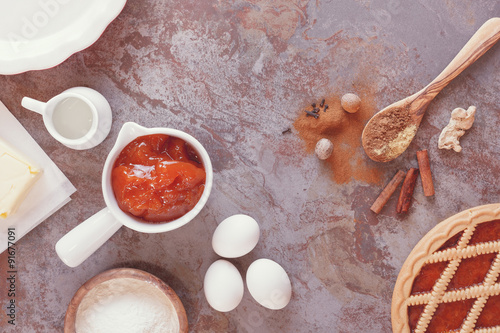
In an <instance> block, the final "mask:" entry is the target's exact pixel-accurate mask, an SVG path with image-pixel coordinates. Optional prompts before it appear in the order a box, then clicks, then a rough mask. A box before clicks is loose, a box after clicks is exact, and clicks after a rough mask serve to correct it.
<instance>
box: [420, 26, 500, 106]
mask: <svg viewBox="0 0 500 333" xmlns="http://www.w3.org/2000/svg"><path fill="white" fill-rule="evenodd" d="M499 39H500V18H499V17H494V18H491V19H489V20H488V21H486V22H485V23H484V24H483V25H482V26H481V27H480V28H479V30H477V31H476V33H475V34H474V35H473V36H472V37H471V38H470V39H469V41H468V42H467V44H465V46H464V47H463V48H462V49H461V50H460V52H458V54H457V55H456V56H455V58H454V59H453V60H452V61H451V62H450V63H449V64H448V66H446V68H445V69H444V70H443V71H442V72H441V74H439V75H438V76H437V77H436V78H435V79H434V80H433V81H432V82H431V83H429V85H427V87H425V88H424V89H423V93H424V94H425V95H427V96H428V97H430V99H432V98H434V97H435V96H436V95H437V94H438V93H439V92H440V91H441V90H442V89H443V88H444V87H446V85H447V84H448V83H450V81H451V80H453V79H454V78H456V77H457V75H458V74H460V73H462V71H463V70H464V69H466V68H467V67H468V66H469V65H471V64H472V63H473V62H474V61H476V60H477V59H479V57H481V56H482V55H483V54H484V53H485V52H486V51H488V50H489V49H490V48H491V47H492V46H493V45H495V43H496V42H497V41H498V40H499Z"/></svg>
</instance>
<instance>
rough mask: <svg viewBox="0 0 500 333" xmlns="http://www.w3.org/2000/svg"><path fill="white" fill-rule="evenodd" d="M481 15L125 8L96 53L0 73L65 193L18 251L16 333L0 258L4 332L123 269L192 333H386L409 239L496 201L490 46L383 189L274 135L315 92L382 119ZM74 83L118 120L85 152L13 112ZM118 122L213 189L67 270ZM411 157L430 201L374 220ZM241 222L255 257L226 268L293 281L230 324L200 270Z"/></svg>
mask: <svg viewBox="0 0 500 333" xmlns="http://www.w3.org/2000/svg"><path fill="white" fill-rule="evenodd" d="M492 16H500V3H498V1H496V0H478V1H468V2H464V3H461V4H460V5H459V4H456V3H455V2H454V1H448V0H447V1H431V0H419V1H409V0H404V1H403V0H391V1H376V0H356V1H345V0H342V1H326V0H318V1H307V0H294V1H285V0H279V1H271V0H247V1H245V0H232V1H229V0H220V1H208V0H207V1H198V0H187V1H172V0H170V1H160V0H145V1H133V0H131V1H129V2H128V3H127V5H126V6H125V9H124V10H123V12H122V13H121V14H120V16H119V17H118V18H117V19H116V20H115V21H114V22H113V23H112V24H111V25H110V26H109V27H108V28H107V30H106V31H105V32H104V34H103V35H102V37H101V38H100V39H99V40H98V41H97V42H96V43H95V44H94V45H92V46H91V47H89V48H88V49H86V50H84V51H82V52H79V53H77V54H75V55H73V56H71V57H70V58H69V59H68V60H67V61H65V62H64V63H62V64H61V65H59V66H56V67H54V68H51V69H48V70H43V71H35V72H28V73H24V74H19V75H13V76H0V87H1V89H0V100H2V101H3V103H4V104H5V105H6V106H7V107H8V108H9V109H10V110H11V112H12V113H13V114H14V115H15V116H16V117H17V119H19V121H20V122H21V123H22V124H23V125H24V126H25V127H26V129H27V130H28V132H29V133H30V134H31V135H32V136H33V137H34V138H35V140H36V141H37V142H38V143H39V144H40V146H41V147H42V148H43V149H44V150H45V151H46V152H47V154H48V155H49V156H50V157H51V158H52V159H53V160H54V162H55V163H56V164H57V165H58V166H59V167H60V168H61V169H62V171H63V172H64V173H65V174H66V175H67V177H68V178H69V179H70V180H71V181H72V183H73V184H74V185H75V186H76V188H77V192H76V193H75V194H74V195H73V196H72V201H71V202H70V203H69V204H67V205H66V206H65V207H63V208H62V209H61V210H60V211H58V212H57V213H55V214H54V215H53V216H51V217H50V218H49V219H47V220H46V221H45V222H44V223H42V224H41V225H40V226H38V227H37V228H35V229H34V230H33V231H31V232H30V233H29V234H28V235H26V236H25V237H24V238H22V239H21V240H20V241H19V242H18V244H17V261H18V278H19V279H18V281H17V291H18V293H17V295H16V302H17V303H18V313H17V321H16V322H17V325H16V326H15V327H14V328H13V327H11V326H10V325H8V324H7V323H6V317H5V306H6V288H7V287H6V285H5V277H4V275H5V271H4V269H5V267H6V266H5V262H6V260H7V259H6V255H5V253H4V254H3V255H0V267H2V271H1V273H0V275H1V277H2V279H1V281H0V300H1V308H2V310H1V311H0V327H1V331H2V332H60V331H62V329H63V322H64V314H65V310H66V307H67V305H68V303H69V301H70V299H71V298H72V296H73V294H74V293H75V292H76V290H77V289H78V288H79V287H80V286H81V285H82V284H83V283H84V282H85V281H86V280H88V279H89V278H91V277H92V276H94V275H96V274H97V273H99V272H102V271H104V270H107V269H110V268H115V267H133V268H139V269H143V270H146V271H148V272H151V273H153V274H156V275H157V276H158V277H160V278H162V279H163V280H164V281H165V282H167V283H168V284H169V285H170V286H172V287H173V288H174V289H175V290H176V291H177V293H178V295H179V296H180V298H181V299H182V301H183V303H184V305H185V307H186V310H187V314H188V319H189V323H190V328H191V331H192V332H249V333H250V332H390V331H391V324H390V302H391V294H392V288H393V286H394V283H395V281H396V278H397V274H398V272H399V269H400V267H401V266H402V264H403V262H404V260H405V258H406V256H407V255H408V253H409V252H410V251H411V249H412V248H413V246H414V245H415V244H416V243H417V242H418V240H419V239H420V238H421V237H422V236H423V235H424V234H425V233H427V231H428V230H430V229H431V228H432V227H433V226H434V225H435V224H436V223H438V222H439V221H441V220H443V219H445V218H446V217H448V216H450V215H453V214H455V213H458V212H459V211H462V210H464V209H466V208H469V207H473V206H477V205H481V204H486V203H493V202H498V201H499V195H500V188H499V186H498V174H499V173H500V161H499V159H498V156H500V134H499V133H498V128H500V113H499V112H500V109H499V106H498V105H499V91H500V79H499V75H498V73H499V71H500V46H499V45H497V46H494V47H493V48H492V49H491V50H490V51H489V52H488V53H487V54H485V55H484V56H483V57H482V58H481V59H479V60H478V61H477V62H476V63H475V64H473V65H472V66H471V67H470V68H469V69H467V70H466V71H465V72H464V73H462V74H461V75H460V76H459V77H458V78H457V79H456V80H454V81H453V82H452V83H451V84H450V85H449V86H448V87H447V88H445V89H444V90H443V91H442V92H441V93H440V94H439V95H438V96H437V98H436V99H435V100H434V102H433V103H432V104H431V105H430V107H429V109H428V113H427V115H426V116H425V117H424V120H423V122H422V125H421V128H420V130H419V132H418V134H417V137H416V139H415V140H414V142H413V143H412V144H411V146H410V147H409V149H408V151H407V152H406V153H404V154H403V155H402V156H401V157H399V158H398V159H396V160H395V161H393V162H390V163H386V164H374V165H375V166H376V168H378V169H379V170H380V171H381V173H382V181H381V183H380V184H370V183H366V182H364V181H360V180H352V181H350V182H347V183H344V184H337V183H335V181H334V180H333V177H331V173H332V172H335V170H333V171H332V170H331V169H330V168H328V167H327V166H325V164H324V163H322V161H319V160H318V159H317V158H316V157H315V156H314V154H312V153H308V152H306V149H305V145H304V143H303V142H302V141H301V139H300V138H299V137H298V135H297V133H296V132H295V130H292V132H291V133H285V134H282V131H283V130H285V129H286V128H288V127H292V124H293V122H294V120H295V119H296V118H297V116H298V115H299V114H300V112H301V110H302V109H303V107H304V106H305V105H308V104H309V103H311V101H317V100H318V99H321V98H322V97H323V96H326V95H328V96H338V98H340V97H341V96H342V95H343V94H344V93H346V92H356V89H357V87H361V86H363V87H370V91H372V92H373V93H372V98H373V103H374V107H375V108H376V109H380V108H382V107H384V106H386V105H388V104H390V103H392V102H394V101H396V100H399V99H401V98H403V97H405V96H408V95H410V94H412V93H414V92H415V91H417V90H419V89H421V88H422V87H423V86H425V85H426V84H427V83H428V82H430V81H431V80H432V79H433V78H434V77H435V76H436V75H437V74H439V72H440V71H441V70H442V69H443V68H444V67H445V66H446V65H447V64H448V62H449V61H450V60H451V59H452V58H453V57H454V56H455V54H456V53H457V52H458V51H459V50H460V48H461V47H462V46H463V45H464V44H465V43H466V41H467V40H468V39H469V38H470V36H471V35H472V34H473V33H474V32H475V31H476V30H477V28H478V27H479V26H481V24H482V23H483V22H485V21H486V20H487V19H488V18H490V17H492ZM73 86H88V87H91V88H94V89H96V90H98V91H100V92H101V93H102V94H103V95H104V96H106V98H107V99H108V100H109V102H110V104H111V106H112V109H113V116H114V123H113V127H112V130H111V133H110V135H109V137H108V138H107V139H106V140H105V141H104V142H103V143H102V144H101V145H99V146H98V147H96V148H94V149H91V150H87V151H74V150H71V149H68V148H66V147H64V146H62V145H61V144H59V143H58V142H56V141H55V140H54V139H53V138H52V137H51V136H50V135H49V134H48V132H47V131H46V130H45V129H44V128H43V126H42V119H41V117H40V116H39V115H37V114H34V113H31V112H29V111H27V110H25V109H23V108H22V107H21V106H20V102H21V98H22V97H23V96H30V97H34V98H37V99H41V100H48V99H49V98H51V97H52V96H54V95H56V94H58V93H60V92H61V91H63V90H65V89H67V88H70V87H73ZM470 105H475V106H477V110H478V111H477V113H476V122H475V124H474V126H473V127H472V129H470V130H469V131H468V132H467V134H466V135H465V136H464V137H463V138H462V140H461V144H462V147H463V151H462V152H461V153H460V154H457V153H455V152H453V151H439V150H438V149H437V140H438V136H439V133H440V131H441V129H442V128H443V127H444V126H446V124H447V123H448V119H449V115H450V113H451V111H452V110H453V109H454V108H456V107H463V108H467V107H468V106H470ZM127 121H135V122H137V123H139V124H142V125H145V126H148V127H153V126H167V127H173V128H177V129H181V130H184V131H186V132H188V133H190V134H192V135H193V136H195V137H196V138H198V139H199V141H201V142H202V143H203V144H204V146H205V147H206V149H207V151H208V153H209V154H210V156H211V158H212V162H213V165H214V171H215V182H214V188H213V191H212V195H211V197H210V199H209V201H208V203H207V205H206V207H205V208H204V210H203V211H202V212H201V214H200V215H199V216H198V217H197V218H196V219H195V220H193V221H192V222H191V223H190V224H188V225H186V226H184V227H182V228H180V229H178V230H175V231H172V232H168V233H164V234H142V233H138V232H135V231H132V230H129V229H126V228H122V229H121V230H119V231H118V232H117V233H116V234H115V235H114V236H113V237H111V239H110V240H109V241H108V242H107V243H105V245H104V246H102V248H100V249H99V250H98V251H97V252H96V253H95V254H94V255H93V256H91V257H90V258H89V259H88V260H87V261H85V262H84V263H83V264H82V265H80V266H79V267H77V268H69V267H67V266H65V265H64V264H63V263H62V262H61V261H60V260H59V258H58V257H57V255H56V253H55V251H54V245H55V243H56V242H57V240H58V239H59V238H61V237H62V236H63V235H64V234H65V233H67V232H68V231H69V230H71V229H72V228H73V227H75V226H76V225H77V224H78V223H79V222H81V221H83V220H84V219H86V218H88V217H90V216H91V215H92V214H93V213H95V212H97V211H98V210H100V209H101V208H102V207H103V206H104V200H103V198H102V194H101V183H100V176H101V170H102V167H103V164H104V160H105V158H106V155H107V153H108V151H109V150H110V149H111V147H112V145H113V143H114V140H115V138H116V136H117V133H118V131H119V129H120V128H121V126H122V124H123V123H125V122H127ZM0 135H1V133H0ZM360 149H361V148H360ZM420 149H428V150H429V154H430V157H431V160H432V161H431V162H432V167H433V172H434V179H435V188H436V195H435V197H432V198H426V197H425V196H424V195H423V191H422V188H421V186H420V184H417V185H418V186H417V188H416V192H415V197H414V202H413V205H412V208H411V209H410V211H409V213H408V214H406V215H401V216H398V215H396V214H395V203H396V199H395V197H393V198H392V199H391V200H390V201H389V202H388V204H387V206H386V207H385V209H384V210H383V211H382V212H381V214H379V215H378V216H377V215H374V214H373V213H371V212H370V210H369V207H370V205H371V203H372V202H373V200H374V199H375V198H376V196H377V195H378V193H379V192H380V190H381V188H382V187H383V185H384V184H385V183H387V182H388V181H389V179H390V178H391V177H392V176H393V175H394V174H395V172H396V170H398V169H408V168H409V167H414V166H416V158H415V152H416V151H417V150H420ZM356 153H357V154H358V155H357V156H362V157H363V158H364V159H367V157H366V156H364V155H362V154H363V152H362V150H360V151H358V152H356ZM367 163H370V162H369V161H367ZM370 165H372V164H370ZM236 213H245V214H248V215H251V216H253V217H254V218H255V219H256V220H257V221H258V222H259V223H260V226H261V230H262V234H261V240H260V242H259V244H258V245H257V247H256V248H255V250H254V251H252V252H251V253H250V254H248V255H246V256H245V257H243V258H240V259H234V260H231V261H232V262H233V263H235V265H236V266H237V267H238V269H239V270H240V271H241V272H242V273H243V274H244V273H245V271H246V268H247V267H248V265H249V264H250V263H251V262H252V261H253V260H255V259H258V258H262V257H264V258H270V259H273V260H275V261H277V262H278V263H280V264H281V265H282V266H283V267H284V268H285V270H286V271H287V272H288V273H289V275H290V278H291V281H292V285H293V297H292V301H291V303H290V304H289V305H288V306H287V307H286V308H285V309H283V310H280V311H272V310H267V309H265V308H263V307H261V306H259V305H258V304H257V303H256V302H255V301H254V300H253V299H252V298H251V296H250V294H249V293H248V291H246V292H245V295H244V298H243V301H242V303H241V304H240V305H239V307H238V308H236V309H235V310H234V311H232V312H229V313H218V312H216V311H214V310H212V309H211V308H210V306H209V305H208V304H207V302H206V300H205V298H204V295H203V289H202V284H203V276H204V273H205V271H206V270H207V268H208V267H209V265H210V264H211V263H212V262H213V261H215V260H216V259H217V255H216V254H215V253H214V252H213V251H212V249H211V234H212V233H213V231H214V229H215V227H216V226H217V224H218V223H219V222H221V221H222V220H223V219H224V218H226V217H228V216H230V215H232V214H236Z"/></svg>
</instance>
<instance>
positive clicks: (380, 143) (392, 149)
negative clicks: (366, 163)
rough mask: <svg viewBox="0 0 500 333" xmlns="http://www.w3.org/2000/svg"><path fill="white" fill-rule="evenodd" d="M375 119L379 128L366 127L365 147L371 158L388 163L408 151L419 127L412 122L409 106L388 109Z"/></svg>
mask: <svg viewBox="0 0 500 333" xmlns="http://www.w3.org/2000/svg"><path fill="white" fill-rule="evenodd" d="M375 118H376V120H377V126H367V127H366V129H365V133H364V135H363V146H364V147H365V150H366V152H367V154H368V155H369V156H370V157H371V158H374V159H375V160H377V161H380V162H387V161H390V160H392V159H394V158H396V157H397V156H399V155H400V154H401V153H402V152H404V151H405V150H406V147H407V146H408V144H409V142H411V140H412V139H413V136H414V135H415V133H416V130H417V127H416V126H415V125H414V124H412V122H411V116H410V113H409V108H408V106H406V107H395V108H390V109H387V110H386V111H384V112H383V113H379V114H377V115H376V116H375V117H374V119H375ZM412 125H413V126H412Z"/></svg>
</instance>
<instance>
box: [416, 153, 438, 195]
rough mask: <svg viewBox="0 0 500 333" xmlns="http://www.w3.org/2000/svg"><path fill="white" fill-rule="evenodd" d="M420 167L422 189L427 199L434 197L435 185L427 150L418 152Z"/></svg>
mask: <svg viewBox="0 0 500 333" xmlns="http://www.w3.org/2000/svg"><path fill="white" fill-rule="evenodd" d="M417 161H418V167H419V169H420V178H422V187H423V188H424V194H425V196H426V197H430V196H432V195H434V183H433V182H432V173H431V164H430V162H429V154H428V153H427V149H424V150H420V151H417Z"/></svg>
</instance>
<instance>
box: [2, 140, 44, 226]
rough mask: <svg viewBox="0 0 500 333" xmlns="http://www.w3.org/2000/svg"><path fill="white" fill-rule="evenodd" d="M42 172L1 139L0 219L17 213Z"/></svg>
mask: <svg viewBox="0 0 500 333" xmlns="http://www.w3.org/2000/svg"><path fill="white" fill-rule="evenodd" d="M40 171H41V170H40V169H39V168H37V167H36V166H34V165H33V164H31V163H30V162H28V161H27V159H25V158H24V157H23V156H22V155H21V154H20V153H19V152H17V151H16V150H15V149H14V148H12V147H11V146H9V145H8V144H7V143H6V142H5V141H3V140H2V139H1V138H0V219H4V218H7V217H9V216H10V215H12V214H14V213H15V212H16V210H17V208H18V207H19V205H20V204H21V202H23V200H24V198H25V197H26V194H28V192H29V190H30V188H31V187H32V186H33V184H34V183H35V182H36V181H37V179H38V177H39V175H40Z"/></svg>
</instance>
